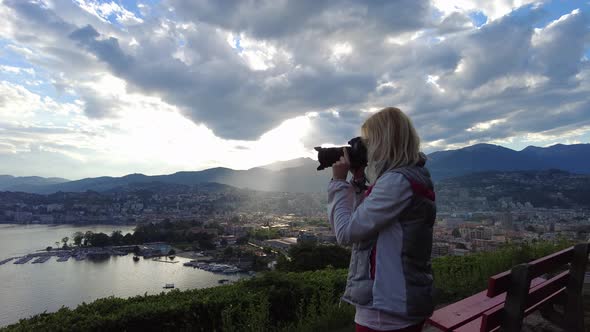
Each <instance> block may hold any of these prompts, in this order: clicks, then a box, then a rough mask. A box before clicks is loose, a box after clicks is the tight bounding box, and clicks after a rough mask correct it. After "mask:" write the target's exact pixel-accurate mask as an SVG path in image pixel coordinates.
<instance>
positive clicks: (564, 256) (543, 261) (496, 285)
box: [487, 247, 574, 297]
mask: <svg viewBox="0 0 590 332" xmlns="http://www.w3.org/2000/svg"><path fill="white" fill-rule="evenodd" d="M573 254H574V247H569V248H567V249H564V250H561V251H558V252H556V253H553V254H551V255H549V256H545V257H541V258H539V259H537V260H534V261H532V262H530V263H528V264H529V268H530V270H529V276H530V278H531V279H533V278H536V277H538V276H541V275H543V274H545V273H549V272H552V271H554V270H556V269H557V268H559V267H561V266H563V265H565V264H567V263H569V262H571V260H572V258H573ZM511 272H512V271H505V272H502V273H498V274H496V275H495V276H492V277H490V278H489V279H488V293H487V295H488V297H494V296H497V295H500V294H502V293H504V292H506V291H507V290H508V287H509V286H510V274H511Z"/></svg>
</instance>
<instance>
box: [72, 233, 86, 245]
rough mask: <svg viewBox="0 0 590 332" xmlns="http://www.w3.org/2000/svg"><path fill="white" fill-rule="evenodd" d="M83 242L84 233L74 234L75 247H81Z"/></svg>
mask: <svg viewBox="0 0 590 332" xmlns="http://www.w3.org/2000/svg"><path fill="white" fill-rule="evenodd" d="M83 240H84V233H82V232H76V233H74V245H76V246H78V247H79V246H81V245H82V241H83Z"/></svg>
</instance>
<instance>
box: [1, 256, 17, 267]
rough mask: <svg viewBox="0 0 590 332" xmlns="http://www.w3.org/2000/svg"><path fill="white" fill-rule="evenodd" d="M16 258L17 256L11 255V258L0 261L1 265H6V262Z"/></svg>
mask: <svg viewBox="0 0 590 332" xmlns="http://www.w3.org/2000/svg"><path fill="white" fill-rule="evenodd" d="M15 258H16V257H10V258H7V259H5V260H2V261H0V265H4V264H6V263H8V262H10V261H11V260H13V259H15Z"/></svg>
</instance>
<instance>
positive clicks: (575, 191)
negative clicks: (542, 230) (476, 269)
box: [436, 170, 590, 210]
mask: <svg viewBox="0 0 590 332" xmlns="http://www.w3.org/2000/svg"><path fill="white" fill-rule="evenodd" d="M436 193H437V204H439V205H440V206H444V207H463V208H469V209H470V210H475V208H476V207H477V205H481V204H480V203H482V201H481V200H480V198H482V197H485V198H486V201H485V205H486V206H488V207H494V208H498V207H500V204H501V203H500V202H501V201H504V202H505V203H508V204H510V203H512V204H522V205H524V204H526V203H527V202H528V203H531V204H532V205H533V206H536V207H546V208H590V175H586V174H573V173H570V172H566V171H562V170H544V171H510V172H505V171H488V172H482V173H472V174H467V175H462V176H459V177H454V178H449V179H444V180H441V181H439V182H438V183H437V184H436ZM480 207H481V206H480Z"/></svg>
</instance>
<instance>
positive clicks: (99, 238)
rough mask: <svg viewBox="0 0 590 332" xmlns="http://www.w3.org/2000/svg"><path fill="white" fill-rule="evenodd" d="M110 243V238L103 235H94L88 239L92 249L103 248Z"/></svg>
mask: <svg viewBox="0 0 590 332" xmlns="http://www.w3.org/2000/svg"><path fill="white" fill-rule="evenodd" d="M110 242H111V238H110V237H109V236H108V235H106V234H105V233H96V234H93V235H92V238H91V239H90V243H91V244H92V246H94V247H105V246H108V245H109V244H110Z"/></svg>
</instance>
